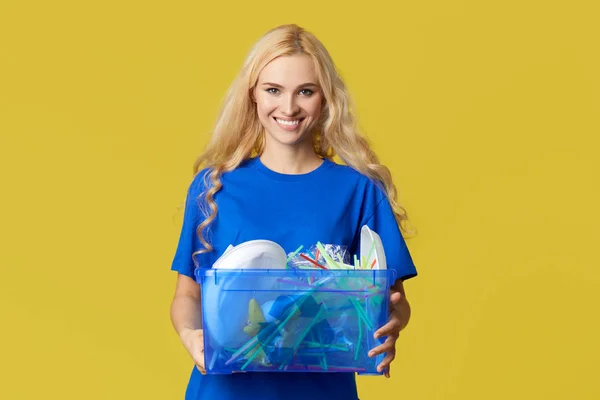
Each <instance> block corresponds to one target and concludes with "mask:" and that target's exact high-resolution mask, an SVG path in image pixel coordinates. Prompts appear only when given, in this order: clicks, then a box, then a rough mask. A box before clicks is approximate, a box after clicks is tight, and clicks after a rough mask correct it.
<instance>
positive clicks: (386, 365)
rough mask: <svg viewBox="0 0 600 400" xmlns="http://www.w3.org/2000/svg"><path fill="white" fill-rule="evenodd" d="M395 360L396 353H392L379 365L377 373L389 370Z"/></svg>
mask: <svg viewBox="0 0 600 400" xmlns="http://www.w3.org/2000/svg"><path fill="white" fill-rule="evenodd" d="M394 358H396V354H395V353H390V354H388V355H387V356H385V358H384V359H383V361H382V362H381V363H379V365H378V366H377V372H381V371H383V370H384V369H386V368H389V367H390V364H391V362H392V361H394Z"/></svg>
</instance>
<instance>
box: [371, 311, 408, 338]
mask: <svg viewBox="0 0 600 400" xmlns="http://www.w3.org/2000/svg"><path fill="white" fill-rule="evenodd" d="M401 325H402V324H401V323H400V320H399V319H398V317H396V316H395V315H392V317H391V318H390V320H389V321H388V323H387V324H385V325H384V326H382V327H381V328H379V329H377V330H376V331H375V333H374V334H373V337H374V338H375V339H379V338H380V337H382V336H389V335H398V334H400V327H401Z"/></svg>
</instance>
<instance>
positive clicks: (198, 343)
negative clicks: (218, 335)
mask: <svg viewBox="0 0 600 400" xmlns="http://www.w3.org/2000/svg"><path fill="white" fill-rule="evenodd" d="M171 322H172V323H173V327H174V328H175V331H176V332H177V334H178V335H179V338H180V339H181V342H182V343H183V346H184V347H185V349H186V350H187V351H188V353H190V356H191V357H192V359H193V360H194V363H195V364H196V366H197V367H198V369H199V370H200V372H202V373H203V374H204V373H206V371H205V369H204V336H203V331H202V307H201V304H200V285H198V284H197V283H196V282H195V281H194V280H193V279H192V278H190V277H188V276H185V275H182V274H178V276H177V286H176V288H175V296H174V297H173V302H172V303H171Z"/></svg>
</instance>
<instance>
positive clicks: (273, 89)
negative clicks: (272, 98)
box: [266, 87, 279, 94]
mask: <svg viewBox="0 0 600 400" xmlns="http://www.w3.org/2000/svg"><path fill="white" fill-rule="evenodd" d="M266 92H267V93H271V94H276V93H277V92H279V89H277V88H273V87H272V88H268V89H267V90H266Z"/></svg>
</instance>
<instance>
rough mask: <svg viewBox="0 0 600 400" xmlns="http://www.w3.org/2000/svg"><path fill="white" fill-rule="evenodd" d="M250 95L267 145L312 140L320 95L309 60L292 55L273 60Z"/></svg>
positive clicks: (318, 113) (314, 71)
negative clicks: (264, 133)
mask: <svg viewBox="0 0 600 400" xmlns="http://www.w3.org/2000/svg"><path fill="white" fill-rule="evenodd" d="M253 94H254V99H255V101H256V109H257V113H258V118H259V120H260V122H261V124H262V125H263V127H264V128H265V131H266V137H265V138H266V144H267V145H268V144H269V143H270V142H273V141H274V142H277V143H279V144H283V145H297V144H301V143H303V142H305V140H306V139H307V138H308V139H310V138H311V136H312V131H313V129H314V127H315V126H316V123H317V122H318V121H319V117H320V114H321V103H322V99H323V94H322V93H321V89H320V87H319V86H318V80H317V73H316V70H315V66H314V63H313V61H312V60H311V59H310V57H308V56H306V55H304V54H295V55H293V56H282V57H278V58H276V59H274V60H273V61H271V62H270V63H269V64H267V65H266V66H265V67H264V68H263V70H262V71H261V73H260V75H259V77H258V82H257V83H256V87H255V89H254V92H253ZM311 143H312V141H311Z"/></svg>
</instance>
